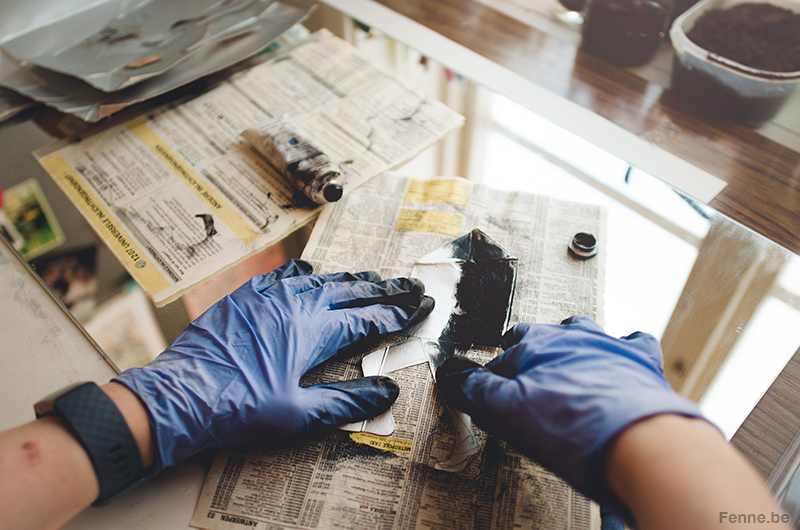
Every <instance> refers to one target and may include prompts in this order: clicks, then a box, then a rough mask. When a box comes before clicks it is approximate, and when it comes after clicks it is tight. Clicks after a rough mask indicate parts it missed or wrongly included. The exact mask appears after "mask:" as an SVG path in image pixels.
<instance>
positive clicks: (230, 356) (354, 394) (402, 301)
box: [114, 260, 433, 471]
mask: <svg viewBox="0 0 800 530" xmlns="http://www.w3.org/2000/svg"><path fill="white" fill-rule="evenodd" d="M312 272H313V271H312V268H311V265H310V264H309V263H307V262H304V261H299V260H293V261H291V262H289V263H288V264H286V265H284V266H283V267H280V268H278V269H275V270H274V271H272V272H270V273H269V274H266V275H261V276H255V277H253V278H252V279H251V280H250V281H249V282H247V283H245V284H244V285H242V286H241V287H239V288H238V289H237V290H236V291H234V292H233V293H232V294H230V295H229V296H226V297H225V298H223V299H222V300H220V301H219V302H217V303H216V304H214V305H213V306H212V307H211V308H210V309H209V310H208V311H206V312H205V313H203V315H202V316H200V317H199V318H197V319H196V320H195V321H194V322H192V323H191V324H190V325H189V327H188V328H186V331H184V332H183V333H182V334H181V336H180V337H178V339H177V340H176V341H175V342H174V343H173V344H172V345H171V346H170V347H169V348H167V349H166V350H165V351H164V353H162V354H161V355H159V356H158V357H157V358H156V360H155V361H153V362H152V363H150V364H149V365H147V366H145V367H142V368H132V369H130V370H128V371H126V372H123V373H122V374H120V375H119V376H118V377H116V378H115V379H114V382H117V383H120V384H122V385H124V386H125V387H127V388H128V389H129V390H131V391H132V392H133V393H134V394H136V395H137V396H138V397H139V398H140V399H141V401H142V403H143V404H144V405H145V407H146V408H147V411H148V413H149V416H150V424H151V426H152V431H153V433H154V434H155V442H156V471H160V470H162V469H163V468H165V467H167V466H171V465H174V464H176V463H178V462H180V461H182V460H184V459H186V458H188V457H189V456H191V455H193V454H195V453H197V452H198V451H201V450H202V449H205V448H208V447H222V446H228V445H237V444H242V443H246V442H251V441H256V440H266V439H269V438H277V437H281V436H290V435H295V434H300V433H308V432H312V431H316V430H319V429H323V428H325V427H330V426H334V425H340V424H343V423H353V422H357V421H361V420H365V419H367V418H371V417H373V416H376V415H378V414H381V413H382V412H384V411H386V410H387V409H388V408H389V406H390V405H391V404H392V403H393V402H394V400H395V399H396V398H397V395H398V391H399V389H398V387H397V384H396V383H395V382H394V381H392V380H391V379H390V378H388V377H385V376H381V377H365V378H360V379H354V380H350V381H338V382H333V383H327V384H319V385H313V386H309V387H302V388H301V387H300V378H301V377H302V376H303V374H305V373H306V372H307V371H308V370H310V369H311V368H313V367H315V366H317V365H319V364H320V363H323V362H325V361H326V360H328V359H330V358H331V357H333V356H335V355H337V354H338V353H341V352H344V351H345V350H348V351H349V352H350V353H352V349H351V348H350V346H351V345H353V344H356V343H363V342H365V341H368V340H371V339H375V338H378V337H380V336H383V335H386V334H388V333H393V332H396V331H400V330H402V329H404V328H406V327H408V326H410V325H413V324H415V323H417V322H419V321H421V320H422V319H424V318H425V317H426V316H427V315H428V313H430V312H431V309H432V308H433V299H432V298H430V297H427V296H425V294H424V293H425V286H424V285H423V284H422V282H420V281H419V280H414V279H409V278H393V279H390V280H381V278H380V277H379V276H378V275H377V274H376V273H374V272H361V273H358V274H349V273H336V274H313V273H312Z"/></svg>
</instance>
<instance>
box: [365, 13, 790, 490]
mask: <svg viewBox="0 0 800 530" xmlns="http://www.w3.org/2000/svg"><path fill="white" fill-rule="evenodd" d="M376 1H377V2H378V3H380V4H382V5H384V6H386V7H388V8H390V9H392V10H393V11H395V12H397V13H400V14H402V15H404V16H406V17H408V18H410V19H411V20H413V21H415V22H417V23H420V24H422V25H423V26H426V27H427V28H429V29H432V30H434V31H436V32H437V33H439V34H441V35H443V36H445V37H447V38H448V39H450V40H452V41H454V42H457V43H458V44H461V45H462V46H464V47H466V48H468V49H470V50H471V51H473V52H475V53H477V54H479V55H481V56H483V57H486V58H487V59H490V60H491V61H493V62H495V63H498V64H500V65H501V66H504V67H506V68H508V69H509V70H512V71H514V72H516V73H517V74H519V75H521V76H523V77H524V78H526V79H528V80H530V81H532V82H535V83H537V84H538V85H540V86H542V87H544V88H546V89H548V90H550V91H551V92H553V93H555V94H557V95H559V96H561V97H564V98H566V99H568V100H570V101H572V102H574V103H577V104H578V105H581V106H582V107H584V108H587V109H589V110H591V111H593V112H594V113H596V114H598V115H600V116H602V117H604V118H606V119H608V120H610V121H612V122H614V123H615V124H617V125H618V126H620V127H622V128H623V129H625V130H627V131H628V132H631V133H633V134H635V135H637V136H639V137H641V138H643V139H645V140H647V141H648V142H651V143H653V144H655V145H657V146H658V147H660V148H661V149H663V150H665V151H667V152H669V153H672V154H674V155H676V156H678V157H680V158H682V159H684V160H686V161H687V162H689V163H691V164H693V165H695V166H697V167H699V168H701V169H703V170H705V171H707V172H708V173H710V174H712V175H714V176H716V177H718V178H720V179H722V180H724V181H725V182H727V184H728V185H727V187H726V188H725V189H724V190H723V191H722V192H721V193H720V194H719V195H718V196H717V197H716V198H715V199H713V200H712V201H711V203H710V206H711V207H713V208H714V209H716V210H717V211H719V212H721V213H723V214H724V215H727V216H728V217H730V218H732V219H734V220H735V221H738V222H740V223H742V224H743V225H745V226H747V227H749V228H751V229H752V230H754V231H756V232H758V233H760V234H762V235H764V236H766V237H767V238H769V239H771V240H773V241H775V242H777V243H778V244H780V245H782V246H784V247H786V248H788V249H789V250H791V251H793V252H795V253H800V230H798V228H800V153H798V152H797V151H794V150H792V149H790V148H788V147H786V146H784V145H781V144H780V143H777V142H775V141H773V140H770V139H768V138H766V137H765V136H763V135H761V134H759V133H758V132H757V131H755V130H753V129H750V128H748V127H745V126H743V125H739V124H736V123H733V122H730V121H727V120H724V119H721V118H717V117H715V116H713V115H710V114H708V113H705V112H704V111H703V109H701V108H698V107H694V106H692V105H691V104H689V103H687V102H684V101H683V100H681V99H679V98H678V97H677V96H675V95H674V94H672V93H671V92H670V90H668V89H666V88H664V87H662V86H660V85H657V84H655V83H653V82H650V81H647V80H645V79H643V78H642V77H639V76H638V75H636V74H635V73H634V72H632V71H631V70H629V69H626V68H620V67H616V66H614V65H611V64H609V63H607V62H605V61H603V60H601V59H598V58H596V57H594V56H592V55H590V54H588V53H586V52H584V51H583V50H581V49H580V47H579V46H576V45H575V44H574V43H570V42H565V41H564V40H563V39H559V38H556V37H553V36H551V35H549V34H547V33H545V32H543V31H541V30H539V29H536V28H534V27H531V26H530V25H527V24H524V23H522V22H520V21H519V20H516V19H514V18H511V17H509V16H506V15H505V14H503V13H500V12H498V11H497V10H495V9H493V8H491V7H489V6H487V5H484V4H482V3H480V2H478V1H476V0H376ZM798 427H800V352H798V353H797V354H795V356H794V358H793V359H792V360H791V361H790V363H789V364H788V365H787V367H786V368H785V369H784V371H783V372H782V373H781V375H780V376H779V377H778V379H777V380H776V381H775V383H774V384H773V385H772V387H771V388H770V389H769V391H768V392H767V393H766V394H765V396H764V397H763V398H762V400H761V401H760V402H759V404H758V405H757V406H756V408H755V410H754V411H753V413H752V414H751V415H750V416H749V417H748V419H747V420H746V421H745V423H744V425H743V426H742V427H741V429H739V431H738V432H737V433H736V435H735V436H734V437H733V440H732V443H733V444H734V445H736V446H737V447H738V448H739V449H740V450H741V451H742V452H743V453H744V454H745V455H746V456H747V457H748V458H749V459H750V460H751V461H752V462H753V463H754V465H755V466H756V468H757V469H758V471H759V472H760V473H762V475H763V476H764V477H766V476H768V475H769V473H770V472H771V471H772V469H773V467H774V465H775V463H776V462H777V461H778V459H779V458H780V456H781V454H782V453H783V451H784V450H785V449H786V447H787V446H788V444H789V442H790V441H791V439H792V436H793V435H794V434H795V432H796V431H797V429H798Z"/></svg>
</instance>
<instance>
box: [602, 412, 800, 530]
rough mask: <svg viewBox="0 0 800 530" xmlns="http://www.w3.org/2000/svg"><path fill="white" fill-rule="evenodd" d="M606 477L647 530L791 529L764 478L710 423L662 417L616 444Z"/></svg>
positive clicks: (638, 427) (639, 426)
mask: <svg viewBox="0 0 800 530" xmlns="http://www.w3.org/2000/svg"><path fill="white" fill-rule="evenodd" d="M606 472H607V475H608V480H609V484H610V485H611V488H612V489H613V490H614V492H615V493H616V494H617V495H618V496H619V497H620V499H621V500H622V501H623V502H624V503H625V504H626V505H627V506H628V507H629V508H630V509H631V510H632V511H633V513H634V516H635V517H636V520H637V523H638V526H639V528H640V530H659V529H662V528H663V529H674V528H682V529H687V530H692V529H695V528H696V529H706V528H720V529H721V528H736V527H742V528H759V527H760V525H759V524H753V522H754V521H756V522H759V521H760V522H762V523H763V524H765V525H767V524H768V525H769V526H768V527H767V528H770V529H771V530H778V529H780V528H786V529H787V530H788V525H785V524H776V523H778V522H779V520H780V516H781V514H782V512H780V510H779V509H778V508H777V507H776V506H775V504H774V503H773V500H772V497H771V496H770V494H769V492H768V491H767V489H766V487H765V486H764V484H763V481H762V480H761V478H760V477H759V476H758V475H757V474H756V472H755V471H754V470H753V469H752V468H751V467H750V465H749V464H748V463H747V462H746V461H745V460H744V458H743V457H742V456H741V455H740V454H739V453H738V452H736V450H735V449H734V448H733V447H731V446H730V445H729V444H727V443H726V442H725V440H724V438H723V437H722V436H721V435H720V433H719V432H718V431H717V430H716V429H715V428H714V427H713V426H711V425H709V424H708V423H706V422H704V421H702V420H696V419H687V418H684V417H681V416H675V415H662V416H656V417H653V418H650V419H647V420H644V421H642V422H640V423H637V424H636V425H634V426H633V427H631V428H629V429H628V430H626V431H625V432H624V433H623V434H622V435H621V436H620V437H619V438H618V439H617V440H616V441H615V442H614V444H613V445H612V447H611V450H610V452H609V455H608V460H607V467H606ZM751 514H752V517H750V519H749V521H747V520H742V521H741V523H740V521H739V519H740V517H739V516H740V515H745V517H746V518H747V516H750V515H751ZM731 515H733V517H731ZM759 516H763V517H761V518H759ZM776 517H777V519H775V518H776Z"/></svg>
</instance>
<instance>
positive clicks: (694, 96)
mask: <svg viewBox="0 0 800 530" xmlns="http://www.w3.org/2000/svg"><path fill="white" fill-rule="evenodd" d="M686 36H687V37H688V38H689V40H691V41H692V42H694V43H695V44H697V45H698V46H700V47H701V48H703V49H704V50H706V51H708V52H711V53H713V54H716V55H718V56H720V57H723V58H725V59H729V60H731V61H735V62H737V63H739V64H742V65H745V66H748V67H750V68H755V69H757V70H760V71H761V72H763V73H764V74H763V75H761V76H760V75H758V73H756V74H754V75H755V76H756V77H757V78H763V79H764V83H769V80H770V76H769V72H795V71H800V14H798V13H794V12H792V11H790V10H788V9H783V8H780V7H778V6H775V5H772V4H767V3H743V4H737V5H734V6H732V7H730V8H727V9H712V10H709V11H708V12H706V13H704V14H703V15H702V16H701V17H700V18H699V19H698V20H697V22H696V23H695V24H694V26H693V27H692V29H691V30H690V31H688V32H687V33H686ZM719 68H727V67H725V66H722V65H720V66H719ZM742 75H745V76H746V75H747V74H742ZM794 88H795V86H794V84H792V83H791V82H787V81H780V80H777V79H776V80H775V81H774V86H770V87H768V89H765V91H764V94H763V95H759V96H751V95H744V94H742V93H740V92H739V91H737V90H736V88H735V87H732V86H730V85H727V84H725V83H723V82H721V81H720V80H719V79H717V78H716V77H715V76H714V75H712V74H710V73H707V72H703V71H700V70H698V69H694V68H689V67H686V66H685V65H684V64H682V63H681V61H680V60H679V59H678V57H677V56H676V57H675V59H674V61H673V67H672V89H673V90H674V91H675V93H676V94H678V95H679V96H681V97H683V98H684V99H686V100H688V101H691V102H693V103H695V104H697V105H699V106H700V107H702V108H703V109H704V110H706V111H710V112H713V113H715V114H718V115H720V116H722V117H724V118H728V119H730V120H733V121H736V122H738V123H742V124H744V125H747V126H750V127H758V126H760V125H763V124H764V123H765V122H767V121H769V120H770V119H771V118H772V117H773V116H775V114H777V112H778V111H779V110H780V108H781V107H782V106H783V104H784V103H785V102H786V100H787V99H788V98H789V97H790V96H791V95H792V93H793V92H794Z"/></svg>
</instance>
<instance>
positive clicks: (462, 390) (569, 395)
mask: <svg viewBox="0 0 800 530" xmlns="http://www.w3.org/2000/svg"><path fill="white" fill-rule="evenodd" d="M503 347H504V348H506V351H505V352H504V353H503V354H501V355H499V356H497V357H496V358H495V359H493V360H492V361H491V362H489V363H488V364H487V365H486V366H485V367H483V366H480V365H479V364H477V363H474V362H472V361H470V360H469V359H466V358H464V357H453V358H451V359H448V360H447V361H446V362H445V363H444V364H443V365H442V366H441V367H440V368H439V369H438V370H437V373H436V379H437V384H438V386H439V389H440V391H441V392H442V394H443V395H444V397H445V399H446V400H447V402H448V403H449V404H450V405H451V406H453V407H454V408H456V409H458V410H460V411H462V412H465V413H467V414H469V415H470V416H472V417H473V419H474V420H475V422H476V423H477V424H478V425H480V426H481V427H483V428H484V429H486V430H487V432H489V433H491V434H495V435H497V436H500V437H502V438H505V439H507V440H509V441H510V442H511V443H513V444H514V445H515V446H516V447H518V448H519V449H520V450H521V451H523V452H524V453H525V454H527V455H528V456H530V457H531V458H533V460H535V461H537V462H538V463H540V464H541V465H543V466H545V467H547V468H548V469H550V470H551V471H553V472H554V473H556V474H558V475H560V476H561V477H562V478H564V479H565V480H567V481H568V482H569V483H570V484H572V485H573V486H574V487H575V488H576V489H578V490H579V491H582V492H583V493H585V494H587V495H588V496H589V497H591V498H593V499H594V500H596V501H598V502H600V504H601V505H604V506H608V507H611V508H613V509H615V510H616V511H618V512H620V515H623V516H624V517H625V518H627V519H628V520H630V517H629V514H628V513H626V510H625V509H624V507H623V506H622V505H621V504H620V503H619V501H617V499H616V497H615V496H614V495H613V493H612V492H611V491H610V489H609V488H608V486H607V482H606V478H605V469H604V467H605V455H606V451H607V450H608V448H609V446H610V444H611V442H612V441H613V440H614V439H615V437H616V436H618V435H619V434H620V433H621V432H622V431H623V430H624V429H625V428H626V427H628V426H631V425H633V424H634V423H636V422H638V421H640V420H642V419H645V418H647V417H651V416H654V415H658V414H665V413H672V414H680V415H683V416H688V417H695V418H702V415H701V413H700V410H699V409H698V408H697V406H696V405H694V404H693V403H691V402H689V401H688V400H686V399H684V398H682V397H680V396H679V395H678V394H676V393H675V392H674V391H673V390H672V389H671V388H670V386H669V383H668V382H667V380H666V378H665V377H664V370H663V368H662V358H661V348H660V346H659V343H658V341H657V340H656V339H655V338H654V337H653V336H652V335H648V334H646V333H640V332H637V333H633V334H632V335H629V336H627V337H623V338H621V339H617V338H613V337H610V336H609V335H606V333H605V332H604V331H603V329H602V328H601V327H600V326H599V325H598V324H596V323H595V322H594V321H592V320H591V319H590V318H588V317H584V316H576V317H572V318H570V319H567V320H565V321H564V322H562V323H561V324H560V325H545V324H518V325H516V326H514V327H513V328H512V329H511V330H509V332H508V333H506V335H505V336H504V338H503Z"/></svg>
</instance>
